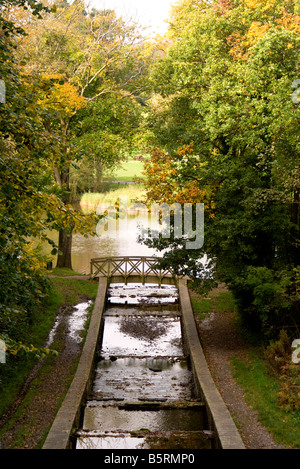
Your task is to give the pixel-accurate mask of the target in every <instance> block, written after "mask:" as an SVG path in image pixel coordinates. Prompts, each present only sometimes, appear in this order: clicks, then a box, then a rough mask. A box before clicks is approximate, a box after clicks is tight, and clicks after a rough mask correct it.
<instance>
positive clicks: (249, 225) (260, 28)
mask: <svg viewBox="0 0 300 469" xmlns="http://www.w3.org/2000/svg"><path fill="white" fill-rule="evenodd" d="M296 3H297V2H293V1H290V2H281V1H275V0H272V1H268V2H262V1H258V0H257V1H252V0H251V1H250V0H249V1H248V0H245V1H244V2H235V1H225V0H224V1H214V2H206V1H204V0H203V1H196V0H195V1H193V0H188V1H183V2H181V3H180V4H179V5H178V6H176V7H175V8H174V9H173V17H172V18H171V25H172V26H171V33H172V44H171V46H170V48H169V50H168V54H167V56H166V57H165V58H164V59H162V60H161V61H158V62H157V64H156V65H155V67H154V70H153V79H152V82H153V90H154V92H155V94H156V95H155V99H153V105H152V113H151V114H150V115H149V119H148V125H149V129H151V131H152V132H153V137H154V143H155V144H156V145H158V146H160V147H161V148H163V149H164V151H165V152H167V153H168V155H169V158H170V159H171V160H172V161H173V166H174V168H176V171H177V173H174V174H173V177H172V179H173V181H172V183H173V185H175V181H176V184H177V187H178V189H180V188H182V187H188V184H189V183H190V182H191V181H194V182H195V183H196V184H197V185H198V187H199V189H200V191H199V196H200V198H199V201H201V199H202V201H204V200H205V199H204V196H205V194H207V196H209V198H210V199H209V200H210V201H209V203H207V201H206V205H207V209H206V217H205V244H204V248H203V249H202V250H201V252H198V259H199V257H201V256H202V255H203V254H204V253H206V254H207V255H208V256H209V258H210V259H211V260H212V265H213V266H214V276H215V278H216V279H218V280H222V281H225V282H226V283H227V285H228V286H229V287H230V288H231V289H232V291H233V293H234V295H235V298H236V300H237V302H238V305H239V308H240V312H241V314H242V315H243V317H244V319H245V320H246V321H247V323H248V324H250V323H251V324H252V325H253V326H255V327H256V328H257V329H260V328H262V329H263V330H264V331H266V332H268V333H271V332H272V333H273V332H274V331H276V330H277V328H279V327H280V325H282V324H285V325H287V324H289V325H290V326H292V327H294V325H295V321H296V320H297V319H296V318H297V313H298V311H299V298H298V294H297V280H296V279H297V275H298V274H297V272H298V271H299V246H300V245H299V213H298V204H299V137H298V135H299V107H298V106H297V104H295V103H294V102H293V100H292V99H291V95H292V83H293V82H294V80H295V79H297V78H298V76H297V75H298V70H299V45H300V43H299V21H300V17H299V15H298V5H297V4H296ZM190 145H192V148H193V151H192V152H191V153H185V155H184V158H183V157H182V155H181V154H180V151H178V150H180V148H183V147H186V148H187V147H188V146H190ZM155 164H156V161H155V160H154V161H153V162H152V168H154V167H155ZM168 164H169V162H168V161H166V162H165V163H164V162H161V166H160V167H161V174H162V175H163V174H166V172H167V170H168ZM156 177H158V176H156ZM149 189H151V190H152V192H151V194H152V193H153V190H154V185H153V184H152V181H151V180H150V179H149ZM201 191H202V195H201ZM174 193H175V194H176V191H174ZM207 198H208V197H207ZM186 200H187V201H188V200H189V198H188V197H187V199H186ZM208 204H209V205H208ZM162 245H163V246H164V247H166V244H165V242H164V243H162ZM173 247H174V250H173V254H174V257H173V262H174V263H175V262H176V261H177V260H178V252H180V251H178V249H179V248H182V246H178V245H177V246H173ZM181 255H182V256H183V254H181ZM167 256H168V261H169V262H172V256H171V253H170V252H168V254H167ZM191 257H193V258H194V265H196V261H197V257H196V256H195V253H192V255H191ZM185 258H187V259H188V258H189V254H188V253H185ZM195 272H196V274H199V271H198V270H195ZM196 280H197V279H196ZM198 280H199V278H198ZM200 283H201V279H200Z"/></svg>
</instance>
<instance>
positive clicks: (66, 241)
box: [56, 230, 72, 269]
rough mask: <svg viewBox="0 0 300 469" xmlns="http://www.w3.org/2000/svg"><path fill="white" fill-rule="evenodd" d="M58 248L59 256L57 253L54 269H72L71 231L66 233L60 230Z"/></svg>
mask: <svg viewBox="0 0 300 469" xmlns="http://www.w3.org/2000/svg"><path fill="white" fill-rule="evenodd" d="M58 248H59V251H60V253H61V254H60V253H59V254H58V256H57V264H56V267H60V268H62V267H65V268H68V269H72V259H71V253H72V231H71V233H67V232H66V231H64V230H60V232H59V239H58Z"/></svg>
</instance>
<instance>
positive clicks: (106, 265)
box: [91, 256, 174, 283]
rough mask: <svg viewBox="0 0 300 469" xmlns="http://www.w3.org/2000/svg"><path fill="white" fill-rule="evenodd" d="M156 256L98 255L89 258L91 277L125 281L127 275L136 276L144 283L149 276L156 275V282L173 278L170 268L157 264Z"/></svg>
mask: <svg viewBox="0 0 300 469" xmlns="http://www.w3.org/2000/svg"><path fill="white" fill-rule="evenodd" d="M158 261H159V258H157V257H134V256H120V257H99V258H96V259H91V277H108V278H111V277H120V278H122V279H123V280H124V282H125V283H126V282H127V280H128V278H129V277H137V278H139V280H140V281H141V282H142V283H144V282H145V281H146V280H147V278H149V277H156V278H157V279H158V283H161V282H162V280H163V279H164V278H166V277H172V278H174V272H173V271H172V269H171V268H167V269H162V268H160V267H159V266H158Z"/></svg>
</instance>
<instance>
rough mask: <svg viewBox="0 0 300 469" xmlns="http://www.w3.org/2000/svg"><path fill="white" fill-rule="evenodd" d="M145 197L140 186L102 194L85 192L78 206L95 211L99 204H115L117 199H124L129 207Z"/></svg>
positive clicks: (127, 186)
mask: <svg viewBox="0 0 300 469" xmlns="http://www.w3.org/2000/svg"><path fill="white" fill-rule="evenodd" d="M144 196H145V189H144V188H143V186H140V185H126V186H125V187H121V188H118V189H116V190H111V191H109V192H104V193H99V192H96V193H92V192H86V193H85V194H83V196H82V198H81V201H80V205H81V207H82V208H83V209H84V208H87V209H94V210H95V209H97V207H99V205H101V204H109V205H113V204H115V203H116V202H117V201H118V199H119V198H123V199H124V198H125V200H127V205H128V206H130V205H131V204H133V203H134V202H136V201H142V200H143V198H144Z"/></svg>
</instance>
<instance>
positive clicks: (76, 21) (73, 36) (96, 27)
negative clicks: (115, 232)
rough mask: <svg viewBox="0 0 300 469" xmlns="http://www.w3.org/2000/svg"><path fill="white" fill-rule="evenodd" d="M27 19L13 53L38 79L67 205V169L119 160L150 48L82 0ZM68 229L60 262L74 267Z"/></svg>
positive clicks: (52, 158)
mask: <svg viewBox="0 0 300 469" xmlns="http://www.w3.org/2000/svg"><path fill="white" fill-rule="evenodd" d="M25 24H26V27H25V29H26V31H27V33H28V34H27V36H25V37H24V38H22V40H21V41H19V47H18V57H19V59H22V60H24V59H25V60H26V66H25V67H24V72H25V73H27V74H28V75H30V76H31V77H35V76H36V77H39V79H40V80H41V81H42V86H41V90H40V93H39V94H38V97H39V104H40V105H41V106H42V107H43V108H44V125H45V128H46V130H47V132H49V134H52V135H53V136H54V138H55V142H56V144H55V146H54V147H53V151H52V152H51V154H49V160H50V164H51V165H52V168H53V173H54V176H55V183H56V185H57V186H58V188H59V190H60V194H61V200H63V202H64V203H65V204H66V205H69V204H70V202H71V192H72V191H71V187H70V175H71V168H80V164H84V162H88V161H89V160H93V161H96V162H97V163H96V167H97V168H100V170H99V171H97V174H99V172H101V170H102V168H103V166H105V165H106V166H108V167H109V166H113V164H115V163H116V162H117V161H118V160H119V159H120V157H121V155H122V152H121V148H122V147H123V146H124V143H125V142H126V141H128V139H129V137H130V136H129V132H128V123H129V122H131V123H132V127H134V125H137V114H138V106H139V105H138V102H137V100H136V98H139V97H140V96H141V95H142V90H143V76H144V75H145V70H147V58H148V56H149V54H150V56H151V48H150V49H149V48H148V49H147V48H146V47H145V45H144V43H142V42H143V41H142V39H141V37H140V36H139V35H138V31H137V28H136V26H135V25H132V24H127V23H126V22H125V21H124V20H122V19H121V18H118V17H117V16H116V14H115V12H114V11H112V10H99V11H97V10H95V9H92V10H88V9H87V8H86V6H85V5H84V3H83V2H82V1H75V2H73V3H72V4H70V5H69V4H67V3H65V2H59V3H58V4H57V7H56V12H55V13H46V14H44V15H43V19H42V20H41V21H37V20H36V19H35V18H34V17H33V16H27V17H26V21H25ZM112 110H113V114H112ZM124 110H125V112H124ZM104 113H106V114H104ZM108 115H110V122H108V119H107V116H108ZM91 117H92V119H91ZM113 117H114V119H113ZM120 122H121V123H122V126H121V125H120ZM126 122H127V125H126ZM131 132H132V130H131ZM116 142H117V143H116ZM73 229H74V226H73V225H72V224H70V225H69V227H68V229H63V230H60V233H59V251H58V261H57V266H58V267H69V268H72V262H71V247H72V232H73Z"/></svg>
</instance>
